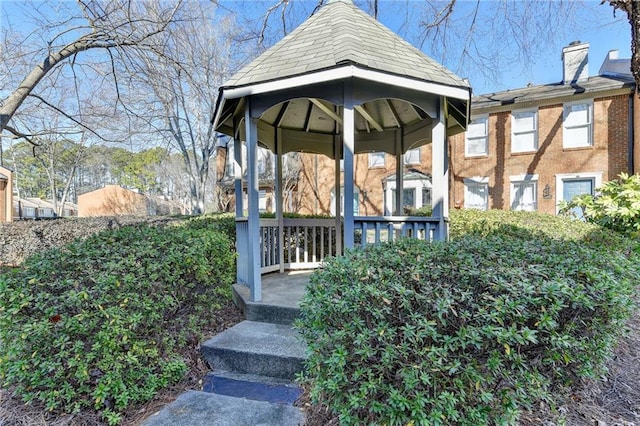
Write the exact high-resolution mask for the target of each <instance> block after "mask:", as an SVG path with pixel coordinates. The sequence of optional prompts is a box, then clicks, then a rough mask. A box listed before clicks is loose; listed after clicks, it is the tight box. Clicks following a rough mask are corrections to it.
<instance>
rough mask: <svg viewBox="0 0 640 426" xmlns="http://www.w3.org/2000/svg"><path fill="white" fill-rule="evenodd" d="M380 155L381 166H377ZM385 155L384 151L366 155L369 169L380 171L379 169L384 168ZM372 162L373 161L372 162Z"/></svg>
mask: <svg viewBox="0 0 640 426" xmlns="http://www.w3.org/2000/svg"><path fill="white" fill-rule="evenodd" d="M380 155H381V156H382V164H378V161H380V160H379V158H380ZM386 157H387V156H386V155H385V152H384V151H376V152H370V153H369V155H368V160H369V168H370V169H380V168H384V166H385V161H386ZM372 160H373V161H372Z"/></svg>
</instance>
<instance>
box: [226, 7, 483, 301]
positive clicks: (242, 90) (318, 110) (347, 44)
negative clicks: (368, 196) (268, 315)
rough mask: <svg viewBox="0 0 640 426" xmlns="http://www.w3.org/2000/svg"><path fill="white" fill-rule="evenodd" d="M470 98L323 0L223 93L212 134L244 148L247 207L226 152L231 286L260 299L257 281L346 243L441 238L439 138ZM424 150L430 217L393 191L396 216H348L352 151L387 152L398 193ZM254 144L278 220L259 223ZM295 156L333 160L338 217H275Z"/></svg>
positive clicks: (464, 87) (383, 32)
mask: <svg viewBox="0 0 640 426" xmlns="http://www.w3.org/2000/svg"><path fill="white" fill-rule="evenodd" d="M470 100H471V88H470V86H469V84H468V82H467V81H466V80H463V79H461V78H459V77H457V76H456V75H455V74H453V73H452V72H451V71H449V70H447V69H446V68H445V67H443V66H442V65H440V64H438V63H437V62H436V61H434V60H433V59H431V58H429V57H427V56H426V55H424V54H423V53H422V52H420V51H419V50H418V49H416V48H414V47H413V46H411V45H410V44H409V43H407V42H406V41H404V40H402V39H401V38H400V37H398V36H397V35H396V34H394V33H393V32H392V31H391V30H389V29H388V28H386V27H384V26H383V25H382V24H380V23H379V22H378V21H376V20H375V19H373V18H372V17H371V16H369V15H368V14H366V13H365V12H363V11H362V10H360V9H359V8H358V7H357V6H355V5H354V4H353V2H352V1H351V0H330V1H329V2H328V3H327V4H326V5H324V6H323V7H322V8H321V9H320V10H319V11H318V12H317V13H316V14H315V15H313V16H311V17H310V18H309V19H307V20H306V21H305V22H304V23H302V24H301V25H300V26H299V27H298V28H296V29H295V30H294V31H293V32H292V33H290V34H289V35H287V36H286V37H284V38H283V39H282V40H280V41H279V42H278V43H277V44H275V45H274V46H273V47H272V48H270V49H269V50H267V51H266V52H264V53H263V54H262V55H260V56H259V57H258V58H257V59H255V60H254V61H253V62H251V63H250V64H248V65H247V66H245V67H244V68H242V69H241V70H240V71H239V72H238V73H236V74H235V75H234V76H233V77H231V79H230V80H228V81H227V82H226V84H225V85H224V86H223V87H221V88H220V94H219V97H218V102H217V105H216V114H215V123H214V124H215V129H216V130H217V131H218V132H221V133H224V134H227V135H229V136H231V137H233V138H234V140H235V141H236V143H238V142H239V141H244V143H245V144H246V156H247V158H246V168H247V170H246V188H247V193H248V197H247V206H244V205H243V182H242V179H243V178H244V176H245V173H244V172H243V171H242V170H241V166H242V165H243V161H242V158H241V157H242V149H234V156H235V162H236V167H235V170H236V176H235V192H236V197H235V199H236V206H235V207H236V208H235V211H236V230H237V250H238V277H237V278H238V282H239V283H243V284H246V285H247V286H248V287H249V290H250V299H251V301H260V300H261V297H262V296H261V292H262V290H261V274H262V273H265V272H270V271H281V272H282V271H284V270H285V269H291V268H308V267H312V266H316V265H318V264H319V263H320V262H321V261H322V259H323V258H324V257H326V256H327V255H335V254H340V253H341V252H342V248H343V247H345V248H352V247H354V245H355V244H358V243H359V244H363V245H364V244H366V243H368V242H379V241H382V240H391V239H393V238H395V237H397V236H398V235H404V236H410V237H415V238H423V239H426V240H443V239H446V238H447V235H448V229H447V217H448V188H449V175H448V173H449V168H448V152H447V137H448V136H450V135H454V134H457V133H460V132H463V131H464V130H465V129H466V127H467V123H468V120H469V108H470ZM429 143H430V144H432V158H433V165H432V173H431V176H432V205H433V214H432V217H428V218H422V217H421V218H417V217H405V216H402V210H401V206H402V191H401V190H396V191H395V200H394V206H395V209H394V210H395V211H394V214H395V215H393V216H382V217H365V216H355V215H354V213H353V193H354V188H353V176H354V175H353V173H354V154H356V153H364V152H373V151H378V152H380V151H383V152H387V153H390V154H392V155H395V158H396V175H395V188H399V189H402V188H403V164H402V158H403V154H404V153H405V152H406V151H408V150H409V149H412V148H416V147H418V146H421V145H425V144H429ZM258 145H261V146H264V147H267V148H269V149H270V150H271V151H272V152H273V153H274V154H275V156H276V184H275V196H276V202H275V210H276V218H275V219H262V220H261V219H260V217H259V208H258V161H257V148H258ZM292 151H300V152H314V153H318V154H323V155H326V156H328V157H330V158H332V159H334V160H335V183H336V188H339V187H340V183H341V180H342V182H343V187H344V206H343V209H341V206H340V203H341V198H340V197H339V196H337V195H336V197H335V199H336V209H335V211H336V212H337V214H336V219H335V220H333V219H326V220H324V221H323V220H315V221H312V220H307V222H305V220H303V219H288V220H287V219H285V218H284V217H283V209H282V204H283V203H282V156H283V154H285V153H287V152H292ZM341 160H342V161H343V164H341ZM341 169H343V171H342V170H341ZM342 174H343V175H342ZM245 209H246V211H247V215H246V216H245V213H243V212H244V211H245ZM341 210H344V213H343V215H342V217H340V214H339V213H340V211H341Z"/></svg>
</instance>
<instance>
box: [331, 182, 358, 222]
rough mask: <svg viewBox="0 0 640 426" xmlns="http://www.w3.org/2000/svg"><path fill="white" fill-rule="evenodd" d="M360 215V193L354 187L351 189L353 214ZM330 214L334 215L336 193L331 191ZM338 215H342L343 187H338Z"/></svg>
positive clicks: (333, 190)
mask: <svg viewBox="0 0 640 426" xmlns="http://www.w3.org/2000/svg"><path fill="white" fill-rule="evenodd" d="M359 213H360V191H359V190H358V188H357V187H356V186H354V187H353V214H354V215H358V214H359ZM331 214H332V215H335V214H336V191H335V188H333V189H332V190H331ZM340 214H341V215H344V187H340Z"/></svg>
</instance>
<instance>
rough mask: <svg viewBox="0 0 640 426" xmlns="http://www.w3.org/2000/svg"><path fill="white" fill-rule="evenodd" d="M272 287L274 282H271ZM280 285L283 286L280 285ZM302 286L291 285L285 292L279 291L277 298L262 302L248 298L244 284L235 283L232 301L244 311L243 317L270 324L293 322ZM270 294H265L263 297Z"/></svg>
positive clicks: (296, 313)
mask: <svg viewBox="0 0 640 426" xmlns="http://www.w3.org/2000/svg"><path fill="white" fill-rule="evenodd" d="M271 286H272V287H274V286H275V284H271ZM280 287H283V285H281V286H280ZM280 287H278V288H280ZM303 291H304V287H303V286H302V285H299V286H297V287H294V286H291V287H290V288H288V289H287V291H286V292H284V291H280V292H279V293H277V294H276V295H277V296H278V297H277V299H276V298H275V297H274V300H267V301H262V302H251V301H250V299H249V289H248V288H247V287H245V286H242V285H239V284H235V285H234V286H233V301H234V303H235V304H236V306H238V307H239V308H240V310H241V311H242V312H243V313H244V317H245V318H246V319H247V320H249V321H257V322H270V323H272V324H288V325H290V324H293V322H294V321H295V320H296V318H298V316H299V315H300V308H299V307H298V301H299V299H300V298H301V297H302V294H301V292H303ZM270 296H271V295H270V294H266V295H265V299H269V297H270Z"/></svg>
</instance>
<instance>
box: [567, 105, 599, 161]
mask: <svg viewBox="0 0 640 426" xmlns="http://www.w3.org/2000/svg"><path fill="white" fill-rule="evenodd" d="M572 105H588V106H589V113H588V117H589V140H588V141H587V144H586V145H578V146H567V143H566V135H567V132H566V131H565V130H566V128H567V127H566V125H565V119H566V109H567V107H570V106H572ZM593 115H594V114H593V99H585V100H583V101H578V102H566V103H564V104H562V148H565V149H579V148H589V147H592V146H594V140H593Z"/></svg>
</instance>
